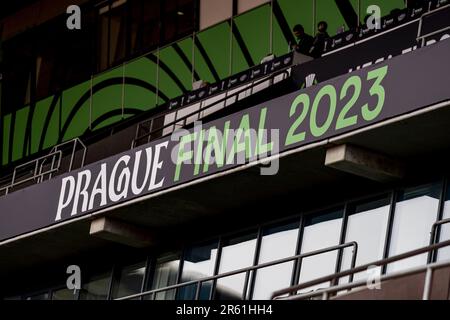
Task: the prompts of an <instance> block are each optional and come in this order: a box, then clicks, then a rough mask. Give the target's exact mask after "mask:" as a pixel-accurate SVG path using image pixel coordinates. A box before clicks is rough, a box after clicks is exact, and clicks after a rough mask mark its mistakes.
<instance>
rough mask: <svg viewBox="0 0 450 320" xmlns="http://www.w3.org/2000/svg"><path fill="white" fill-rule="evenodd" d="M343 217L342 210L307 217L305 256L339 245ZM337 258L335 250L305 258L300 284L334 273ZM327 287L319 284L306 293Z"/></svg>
mask: <svg viewBox="0 0 450 320" xmlns="http://www.w3.org/2000/svg"><path fill="white" fill-rule="evenodd" d="M342 217H343V209H342V208H340V209H335V210H330V211H326V212H323V213H320V214H316V215H310V216H308V217H306V221H305V227H304V230H303V239H302V247H301V248H302V249H301V253H302V254H304V253H308V252H312V251H316V250H320V249H325V248H328V247H331V246H336V245H338V244H339V238H340V234H341V225H342ZM337 257H338V251H336V250H335V251H331V252H327V253H322V254H319V255H315V256H311V257H307V258H304V259H303V261H302V263H301V271H300V283H304V282H307V281H310V280H314V279H317V278H320V277H323V276H326V275H329V274H332V273H334V272H335V270H336V261H337ZM326 286H327V284H325V285H324V284H319V285H317V286H315V287H311V288H307V289H306V290H304V291H311V290H313V289H317V288H323V287H326Z"/></svg>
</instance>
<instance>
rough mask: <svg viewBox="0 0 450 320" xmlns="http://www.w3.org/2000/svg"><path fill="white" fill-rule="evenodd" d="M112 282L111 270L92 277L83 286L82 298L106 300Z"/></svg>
mask: <svg viewBox="0 0 450 320" xmlns="http://www.w3.org/2000/svg"><path fill="white" fill-rule="evenodd" d="M110 282H111V274H110V273H109V272H108V273H104V274H102V275H98V276H94V277H92V278H90V279H89V280H88V281H87V282H86V283H84V284H83V286H82V288H81V291H80V300H106V299H107V298H108V290H109V284H110Z"/></svg>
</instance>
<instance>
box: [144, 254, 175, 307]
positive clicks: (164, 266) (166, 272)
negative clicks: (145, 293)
mask: <svg viewBox="0 0 450 320" xmlns="http://www.w3.org/2000/svg"><path fill="white" fill-rule="evenodd" d="M179 266H180V254H179V253H169V254H165V255H163V256H161V257H159V258H158V259H156V265H155V271H154V273H153V280H152V284H151V289H152V290H155V289H161V288H165V287H169V286H172V285H174V284H176V283H177V282H178V274H179ZM175 297H176V290H167V291H163V292H158V293H156V294H154V295H152V296H149V297H148V298H150V299H153V300H173V299H175Z"/></svg>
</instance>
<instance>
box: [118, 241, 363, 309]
mask: <svg viewBox="0 0 450 320" xmlns="http://www.w3.org/2000/svg"><path fill="white" fill-rule="evenodd" d="M349 247H353V248H354V254H356V252H357V250H358V244H357V243H356V242H354V241H353V242H348V243H344V244H341V245H336V246H332V247H327V248H324V249H320V250H315V251H311V252H307V253H303V254H300V255H296V256H292V257H288V258H283V259H279V260H275V261H271V262H266V263H263V264H260V265H256V266H251V267H247V268H242V269H238V270H234V271H229V272H225V273H222V274H218V275H215V276H211V277H207V278H203V279H197V280H192V281H188V282H184V283H179V284H175V285H172V286H167V287H165V288H159V289H154V290H150V291H146V292H142V293H138V294H134V295H130V296H127V297H122V298H119V299H117V300H128V299H134V298H139V297H142V296H147V295H149V294H155V293H159V292H164V291H169V290H173V289H178V288H182V287H187V286H191V285H193V284H197V283H204V282H208V281H212V280H217V279H221V278H226V277H230V276H234V275H237V274H240V273H244V272H250V271H253V270H259V269H264V268H268V267H271V266H274V265H278V264H283V263H287V262H293V261H294V260H297V259H303V258H307V257H311V256H315V255H319V254H323V253H327V252H331V251H335V250H339V249H344V248H349Z"/></svg>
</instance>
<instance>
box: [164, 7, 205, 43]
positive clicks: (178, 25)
mask: <svg viewBox="0 0 450 320" xmlns="http://www.w3.org/2000/svg"><path fill="white" fill-rule="evenodd" d="M161 6H162V17H163V19H162V36H163V41H164V42H165V43H169V42H171V41H175V40H176V39H177V38H180V37H183V36H185V35H188V34H190V33H192V32H193V31H194V30H195V28H196V24H197V23H196V21H197V19H198V18H197V12H196V5H195V0H170V1H166V0H164V1H162V2H161Z"/></svg>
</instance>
